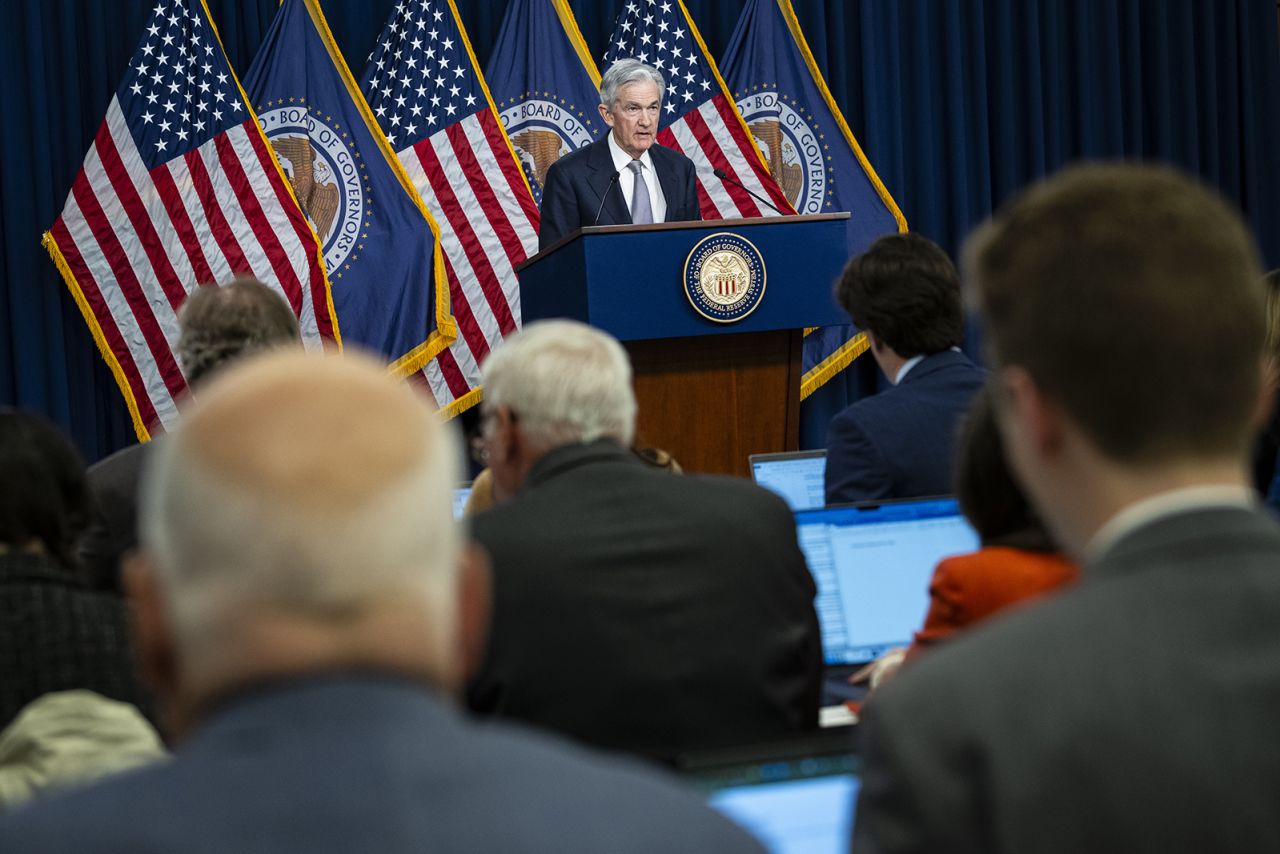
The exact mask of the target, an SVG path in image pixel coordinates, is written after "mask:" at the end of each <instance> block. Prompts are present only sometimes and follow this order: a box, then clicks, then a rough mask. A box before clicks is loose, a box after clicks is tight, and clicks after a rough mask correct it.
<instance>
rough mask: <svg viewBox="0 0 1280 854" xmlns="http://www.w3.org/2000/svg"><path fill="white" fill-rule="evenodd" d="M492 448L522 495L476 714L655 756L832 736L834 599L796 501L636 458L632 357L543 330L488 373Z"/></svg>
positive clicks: (510, 525)
mask: <svg viewBox="0 0 1280 854" xmlns="http://www.w3.org/2000/svg"><path fill="white" fill-rule="evenodd" d="M483 380H484V387H485V400H484V404H483V410H482V412H481V425H482V430H483V441H484V442H485V447H486V448H487V450H488V462H489V465H490V467H491V469H492V471H493V476H494V483H495V490H496V492H497V494H498V495H499V496H500V497H503V496H506V497H507V498H506V500H505V501H503V502H501V503H499V504H498V505H497V506H495V507H494V508H493V509H492V510H490V511H488V512H487V513H482V514H480V515H479V516H477V517H476V518H475V520H474V525H473V535H474V537H475V539H476V540H477V541H478V542H479V543H480V544H481V545H483V546H484V547H485V549H486V550H487V551H488V552H489V555H490V557H491V559H492V561H493V588H494V608H493V621H492V632H491V638H490V642H489V646H488V651H487V655H486V656H485V659H484V662H483V664H482V665H481V667H480V670H479V672H478V674H477V675H476V677H475V678H474V679H473V680H472V682H471V685H470V688H469V691H468V697H469V702H470V705H471V708H472V709H474V710H476V711H478V712H481V713H486V714H494V715H499V716H502V717H507V718H518V719H521V720H525V721H528V722H530V723H534V724H537V725H539V726H542V727H546V728H549V729H553V730H557V731H559V732H562V733H566V734H568V735H571V736H573V737H575V738H578V739H581V740H583V741H586V742H590V743H592V744H595V745H599V746H602V747H607V748H612V749H620V750H627V751H633V752H636V753H641V754H645V755H648V756H651V757H655V758H667V757H670V756H671V755H672V754H675V753H679V752H683V751H687V750H690V749H694V748H701V747H709V746H713V745H718V744H725V743H746V742H751V741H756V740H760V739H767V738H770V737H776V736H781V735H783V734H785V733H788V732H791V731H795V730H803V729H809V728H813V727H816V726H817V715H818V698H819V688H820V670H821V644H820V640H819V636H818V621H817V616H816V614H815V612H814V604H813V599H814V595H815V586H814V582H813V578H812V577H811V576H810V574H809V571H808V568H807V567H806V565H805V560H804V555H803V554H802V553H801V551H800V549H799V547H798V546H797V542H796V531H795V523H794V520H793V518H792V515H791V512H790V511H789V510H788V509H787V506H786V505H785V504H784V503H783V502H782V501H781V500H780V499H779V498H777V496H775V495H773V494H772V493H770V492H768V491H767V490H764V489H761V488H759V487H757V486H755V485H754V484H752V483H750V482H748V481H746V480H742V479H738V478H727V477H698V476H680V475H673V474H670V473H668V472H665V471H660V470H658V469H655V468H653V467H651V466H650V465H648V464H646V463H644V462H642V461H641V460H639V459H638V458H637V457H636V456H635V455H634V454H633V453H632V452H631V451H630V449H629V446H630V444H631V441H632V436H633V433H634V431H635V418H636V402H635V396H634V393H633V392H632V388H631V366H630V363H629V361H628V359H627V354H626V351H625V350H623V349H622V346H621V345H620V344H619V343H618V342H617V341H615V340H614V339H612V338H610V337H609V336H608V335H606V334H605V333H603V332H600V331H598V330H595V329H592V328H590V327H588V326H584V325H583V324H580V323H574V322H570V321H543V322H539V323H532V324H530V325H529V326H527V327H526V328H525V329H524V330H523V331H522V332H520V333H519V334H517V335H516V336H514V337H511V338H508V339H507V340H506V341H504V342H503V343H502V345H501V346H499V347H497V348H495V349H494V351H493V352H492V353H491V354H490V356H489V359H488V360H487V361H486V362H485V364H484V367H483Z"/></svg>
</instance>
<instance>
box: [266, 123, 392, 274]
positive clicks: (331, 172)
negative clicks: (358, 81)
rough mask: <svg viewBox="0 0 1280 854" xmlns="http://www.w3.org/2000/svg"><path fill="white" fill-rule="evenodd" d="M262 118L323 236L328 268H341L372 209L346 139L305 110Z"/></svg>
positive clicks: (272, 141) (295, 187) (302, 199)
mask: <svg viewBox="0 0 1280 854" xmlns="http://www.w3.org/2000/svg"><path fill="white" fill-rule="evenodd" d="M258 119H259V121H260V122H261V123H262V130H263V132H264V133H265V134H266V135H267V141H268V142H270V143H271V147H272V148H273V149H275V152H276V156H277V157H278V158H279V159H280V165H281V166H283V167H284V171H285V174H286V175H288V176H289V183H290V184H292V185H293V192H294V195H296V196H297V197H298V203H299V204H301V205H302V209H303V210H304V211H306V214H307V217H308V218H309V219H310V220H311V224H312V225H314V226H315V229H316V234H317V235H318V236H319V237H320V245H321V246H322V247H323V252H324V263H325V267H326V269H328V270H330V271H333V270H338V269H340V268H341V267H342V264H343V263H344V262H345V261H346V260H347V257H348V256H349V255H350V254H351V250H352V249H354V248H355V247H356V244H358V243H359V242H360V232H361V227H362V225H363V224H364V223H365V221H366V220H367V219H368V215H367V214H368V207H369V205H368V198H367V194H366V193H365V189H366V187H365V186H364V184H365V182H364V181H363V180H362V178H361V175H360V164H359V163H358V162H357V158H356V156H355V154H354V153H353V152H352V151H351V148H350V146H349V145H348V144H347V135H346V134H343V133H339V132H338V131H337V130H335V129H334V128H332V127H330V126H329V125H327V124H325V122H324V121H323V120H321V119H320V118H319V117H317V116H316V115H315V114H314V113H312V112H310V111H308V110H307V108H306V107H304V106H299V107H279V108H277V109H274V110H268V111H266V112H260V113H259V114H258Z"/></svg>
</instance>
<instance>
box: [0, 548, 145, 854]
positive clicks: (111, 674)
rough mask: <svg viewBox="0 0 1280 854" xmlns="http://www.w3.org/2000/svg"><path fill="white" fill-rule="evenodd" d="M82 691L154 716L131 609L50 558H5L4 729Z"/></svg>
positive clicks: (1, 560)
mask: <svg viewBox="0 0 1280 854" xmlns="http://www.w3.org/2000/svg"><path fill="white" fill-rule="evenodd" d="M75 688H83V689H85V690H87V691H94V692H97V693H98V694H101V695H102V696H104V697H109V698H111V699H113V700H119V701H121V702H122V703H132V704H133V705H135V706H137V707H139V709H141V710H142V712H143V713H144V714H150V711H151V708H150V704H149V702H148V699H147V696H146V693H145V691H144V690H143V688H142V683H141V680H140V679H139V677H138V672H137V666H136V664H135V660H134V655H133V648H132V646H131V645H130V636H129V622H128V614H127V612H126V610H125V604H124V603H123V602H122V601H120V599H119V598H118V597H116V596H113V595H111V594H107V593H101V592H98V591H95V590H90V589H89V588H88V586H87V585H86V583H85V582H84V581H83V580H82V579H81V578H80V577H79V576H77V575H76V574H75V573H73V572H71V571H70V570H67V569H65V568H63V567H61V566H59V565H58V564H57V563H56V562H54V561H53V559H51V558H49V557H48V556H46V555H31V554H21V553H12V552H11V553H8V554H0V729H3V728H4V727H6V726H8V725H9V723H10V722H11V721H12V720H13V718H14V717H15V716H16V715H17V714H18V712H20V711H21V710H22V708H23V707H24V706H26V705H27V704H28V703H30V702H31V701H32V700H35V699H37V698H39V697H42V696H44V695H45V694H48V693H50V692H53V691H68V690H72V689H75ZM4 850H8V849H5V848H4V846H2V845H0V851H4ZM15 850H16V849H15Z"/></svg>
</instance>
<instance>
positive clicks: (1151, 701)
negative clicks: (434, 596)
mask: <svg viewBox="0 0 1280 854" xmlns="http://www.w3.org/2000/svg"><path fill="white" fill-rule="evenodd" d="M966 271H967V274H968V277H969V279H968V281H969V285H970V286H971V287H972V288H974V290H975V293H976V295H977V298H978V301H979V305H980V309H981V312H982V315H983V319H984V321H985V327H984V328H985V332H986V336H987V338H986V340H987V342H988V345H989V347H990V358H991V363H992V365H993V366H994V368H993V370H994V371H995V378H994V380H995V382H996V388H997V410H998V419H999V422H1000V426H1001V429H1002V432H1003V434H1004V437H1005V447H1006V450H1007V453H1008V455H1009V458H1010V462H1011V464H1012V466H1013V468H1014V470H1015V472H1016V474H1017V475H1018V476H1019V479H1020V480H1021V481H1022V483H1023V485H1024V486H1025V488H1026V491H1027V493H1028V495H1029V496H1030V497H1031V499H1032V501H1033V503H1034V504H1035V505H1036V507H1037V508H1038V509H1039V511H1040V513H1041V515H1042V516H1043V518H1044V520H1045V522H1046V523H1047V524H1048V526H1049V528H1050V529H1051V530H1052V532H1053V534H1054V535H1055V537H1056V539H1057V541H1058V542H1059V543H1060V544H1061V545H1062V546H1063V547H1064V549H1066V551H1068V552H1069V553H1070V554H1071V555H1072V556H1074V557H1075V558H1077V559H1078V560H1079V561H1081V563H1082V564H1083V574H1082V578H1081V581H1080V583H1079V584H1078V585H1077V586H1076V587H1075V588H1073V589H1071V590H1069V591H1066V592H1064V593H1062V594H1060V595H1058V596H1057V597H1055V598H1053V599H1049V600H1046V601H1044V602H1043V604H1038V605H1034V606H1031V607H1029V608H1027V609H1025V610H1023V611H1020V612H1018V613H1014V614H1012V615H1011V616H1009V617H1006V618H997V619H996V620H995V621H993V622H991V623H988V624H984V627H982V628H980V629H977V630H975V631H974V633H973V634H971V635H969V636H967V637H965V638H961V639H960V640H958V641H956V642H955V643H954V644H952V645H951V646H948V647H947V648H945V649H941V650H939V651H937V652H935V653H933V654H932V655H930V656H929V657H927V658H923V659H921V660H920V661H919V662H917V663H916V666H914V667H912V668H910V669H909V670H904V671H903V673H902V675H901V676H899V678H898V679H897V680H896V681H895V682H893V683H892V684H890V685H888V686H887V687H886V688H884V689H883V691H882V692H881V693H878V694H877V695H876V696H875V697H874V698H873V699H872V700H871V701H870V702H868V703H867V704H866V706H865V707H864V717H863V735H864V738H865V741H864V749H865V751H866V767H865V774H864V779H863V785H862V789H861V794H860V799H859V803H858V812H857V815H858V819H857V826H856V829H855V839H854V846H853V847H854V850H855V851H856V852H925V851H928V852H978V851H982V852H994V854H1000V852H1018V854H1036V853H1037V852H1063V854H1067V852H1070V854H1076V852H1082V851H1088V852H1093V854H1098V853H1099V852H1102V853H1103V854H1105V852H1117V854H1118V852H1125V854H1129V852H1161V854H1178V852H1203V851H1233V852H1243V851H1259V852H1262V851H1277V850H1280V810H1277V808H1276V805H1277V804H1280V742H1278V741H1277V738H1276V721H1277V720H1280V528H1278V527H1277V525H1276V523H1275V521H1274V520H1273V519H1271V518H1269V517H1268V516H1267V515H1266V514H1264V513H1263V512H1261V511H1260V510H1259V508H1258V507H1257V506H1256V503H1255V502H1256V498H1255V497H1254V496H1253V495H1252V494H1251V491H1250V488H1249V481H1248V476H1247V474H1246V457H1247V452H1248V448H1249V444H1250V439H1251V421H1252V415H1253V413H1254V412H1255V411H1259V409H1260V403H1261V400H1262V397H1263V395H1262V393H1261V381H1260V380H1261V375H1262V364H1263V346H1262V345H1263V322H1262V305H1263V294H1262V286H1261V282H1260V278H1261V277H1260V271H1259V265H1258V260H1257V252H1256V250H1255V248H1254V246H1253V243H1252V240H1251V239H1250V237H1249V235H1248V232H1247V231H1246V229H1245V227H1244V225H1243V223H1242V222H1241V221H1240V218H1239V216H1238V215H1237V214H1236V213H1234V212H1233V211H1232V210H1230V209H1229V208H1228V206H1227V205H1226V203H1225V202H1224V201H1223V200H1222V199H1221V198H1219V197H1218V196H1216V195H1215V194H1213V193H1211V192H1209V191H1208V190H1206V189H1204V188H1202V187H1200V186H1198V185H1196V184H1194V183H1193V182H1191V181H1190V180H1188V179H1186V178H1183V177H1181V176H1179V175H1177V174H1175V173H1173V172H1170V171H1166V170H1161V169H1153V168H1139V167H1132V166H1093V167H1086V168H1078V169H1074V170H1071V171H1069V172H1067V173H1064V174H1062V175H1061V176H1059V177H1057V178H1055V179H1052V180H1050V181H1048V182H1046V183H1044V184H1042V185H1040V186H1038V187H1036V188H1033V189H1032V190H1031V191H1029V192H1028V193H1026V194H1025V195H1024V196H1023V197H1021V198H1020V199H1018V200H1016V201H1015V202H1014V203H1012V205H1010V206H1009V207H1007V208H1006V209H1005V210H1003V211H1002V212H1001V213H1000V214H999V215H997V217H996V218H995V220H994V222H993V223H992V224H991V225H990V226H988V227H987V228H986V230H985V231H984V232H982V233H980V234H979V235H978V236H976V237H975V238H973V239H972V240H971V241H970V245H969V248H968V249H967V251H966Z"/></svg>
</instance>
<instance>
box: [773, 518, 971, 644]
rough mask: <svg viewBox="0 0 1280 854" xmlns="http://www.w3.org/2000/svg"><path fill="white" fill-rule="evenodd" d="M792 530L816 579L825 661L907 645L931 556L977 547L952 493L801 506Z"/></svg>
mask: <svg viewBox="0 0 1280 854" xmlns="http://www.w3.org/2000/svg"><path fill="white" fill-rule="evenodd" d="M796 532H797V535H798V536H799V539H800V548H801V550H802V551H804V554H805V559H806V560H807V561H808V563H809V571H810V572H812V573H813V578H814V581H816V582H817V584H818V598H817V600H816V602H815V604H816V606H817V609H818V622H819V624H820V625H821V627H822V652H823V656H824V658H825V659H826V662H827V664H829V665H858V664H865V663H867V662H869V661H872V660H874V659H875V658H876V657H878V656H879V655H880V654H881V653H883V652H885V651H886V650H888V649H890V648H892V647H895V646H907V645H909V644H910V643H911V639H912V637H913V636H914V633H915V631H916V630H917V629H919V628H920V626H921V625H922V624H923V621H924V615H925V612H926V610H927V609H928V605H929V580H930V578H932V576H933V570H934V567H936V566H937V565H938V561H940V560H941V559H942V558H944V557H948V556H950V555H957V554H964V553H966V552H972V551H974V550H976V549H977V548H978V535H977V534H976V533H975V532H974V530H973V528H971V527H970V526H969V523H968V522H967V521H965V518H964V516H962V515H961V514H960V508H959V506H958V505H957V503H956V500H955V499H954V498H925V499H912V500H907V501H889V502H883V503H878V504H876V503H864V504H852V505H848V506H844V507H827V508H824V509H820V510H801V511H797V512H796Z"/></svg>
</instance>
